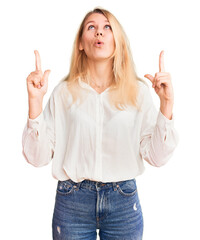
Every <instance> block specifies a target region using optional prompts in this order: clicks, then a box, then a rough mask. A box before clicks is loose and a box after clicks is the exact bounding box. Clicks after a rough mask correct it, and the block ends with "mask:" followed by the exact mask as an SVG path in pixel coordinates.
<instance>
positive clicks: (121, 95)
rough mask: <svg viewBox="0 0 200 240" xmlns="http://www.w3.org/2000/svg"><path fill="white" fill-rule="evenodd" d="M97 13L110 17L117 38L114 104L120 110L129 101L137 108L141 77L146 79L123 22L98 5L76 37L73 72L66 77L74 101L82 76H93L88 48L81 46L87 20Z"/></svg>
mask: <svg viewBox="0 0 200 240" xmlns="http://www.w3.org/2000/svg"><path fill="white" fill-rule="evenodd" d="M93 13H99V14H103V15H104V16H105V17H106V18H107V19H108V21H109V23H110V25H111V28H112V31H113V36H114V40H115V51H114V53H113V55H112V56H111V58H112V59H113V79H114V81H113V83H112V85H111V86H110V88H109V100H110V104H111V105H114V106H115V107H116V108H117V109H119V110H124V109H125V107H126V105H132V106H135V107H136V108H137V95H138V92H139V88H138V81H142V82H144V80H142V79H140V78H139V77H138V76H137V74H136V72H135V67H134V62H133V59H132V55H131V51H130V46H129V41H128V39H127V37H126V34H125V32H124V30H123V28H122V26H121V24H120V23H119V22H118V20H117V19H116V18H115V16H114V15H113V14H111V13H110V12H109V11H107V10H105V9H102V8H95V9H94V10H93V11H90V12H88V13H87V14H86V16H85V17H84V19H83V21H82V23H81V25H80V27H79V30H78V33H77V35H76V38H75V41H74V46H73V52H72V56H71V65H70V71H69V74H68V75H67V76H66V77H65V78H64V79H63V80H62V81H67V84H68V90H69V92H70V93H71V95H72V97H73V103H74V102H75V101H76V100H77V98H78V97H79V96H80V94H79V93H80V87H79V84H78V79H79V78H81V79H88V78H89V76H88V74H89V73H88V66H87V56H86V54H85V52H84V51H81V50H79V44H80V41H81V37H82V33H83V29H84V24H85V21H86V20H87V18H88V17H89V16H90V15H91V14H93Z"/></svg>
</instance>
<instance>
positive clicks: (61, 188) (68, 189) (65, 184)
mask: <svg viewBox="0 0 200 240" xmlns="http://www.w3.org/2000/svg"><path fill="white" fill-rule="evenodd" d="M73 190H74V187H73V184H72V183H71V182H69V181H67V180H66V181H58V185H57V193H59V194H61V195H69V194H71V193H72V192H73Z"/></svg>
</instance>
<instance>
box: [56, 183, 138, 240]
mask: <svg viewBox="0 0 200 240" xmlns="http://www.w3.org/2000/svg"><path fill="white" fill-rule="evenodd" d="M96 229H99V236H100V239H101V240H116V239H120V240H141V239H142V235H143V216H142V210H141V206H140V201H139V198H138V192H137V186H136V180H135V179H131V180H126V181H120V182H106V183H103V182H96V181H91V180H83V181H82V182H78V183H76V182H73V181H72V180H71V179H69V180H66V181H58V185H57V193H56V201H55V207H54V214H53V221H52V230H53V239H54V240H95V239H96V238H97V232H96Z"/></svg>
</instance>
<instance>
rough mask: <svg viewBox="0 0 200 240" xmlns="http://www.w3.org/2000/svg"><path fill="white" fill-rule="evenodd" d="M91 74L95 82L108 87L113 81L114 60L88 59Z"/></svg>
mask: <svg viewBox="0 0 200 240" xmlns="http://www.w3.org/2000/svg"><path fill="white" fill-rule="evenodd" d="M88 66H89V74H90V76H91V80H92V82H93V83H96V85H98V86H102V87H106V86H108V85H110V83H111V82H112V77H113V73H112V61H111V60H106V61H105V60H104V61H98V62H97V61H95V62H94V61H90V60H88Z"/></svg>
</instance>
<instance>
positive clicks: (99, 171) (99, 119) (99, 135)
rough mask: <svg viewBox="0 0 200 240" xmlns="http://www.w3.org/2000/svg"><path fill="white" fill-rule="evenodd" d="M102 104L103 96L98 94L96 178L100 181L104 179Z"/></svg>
mask: <svg viewBox="0 0 200 240" xmlns="http://www.w3.org/2000/svg"><path fill="white" fill-rule="evenodd" d="M102 117H103V116H102V104H101V94H96V167H95V176H96V177H98V178H99V179H101V178H102V157H101V144H102Z"/></svg>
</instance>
